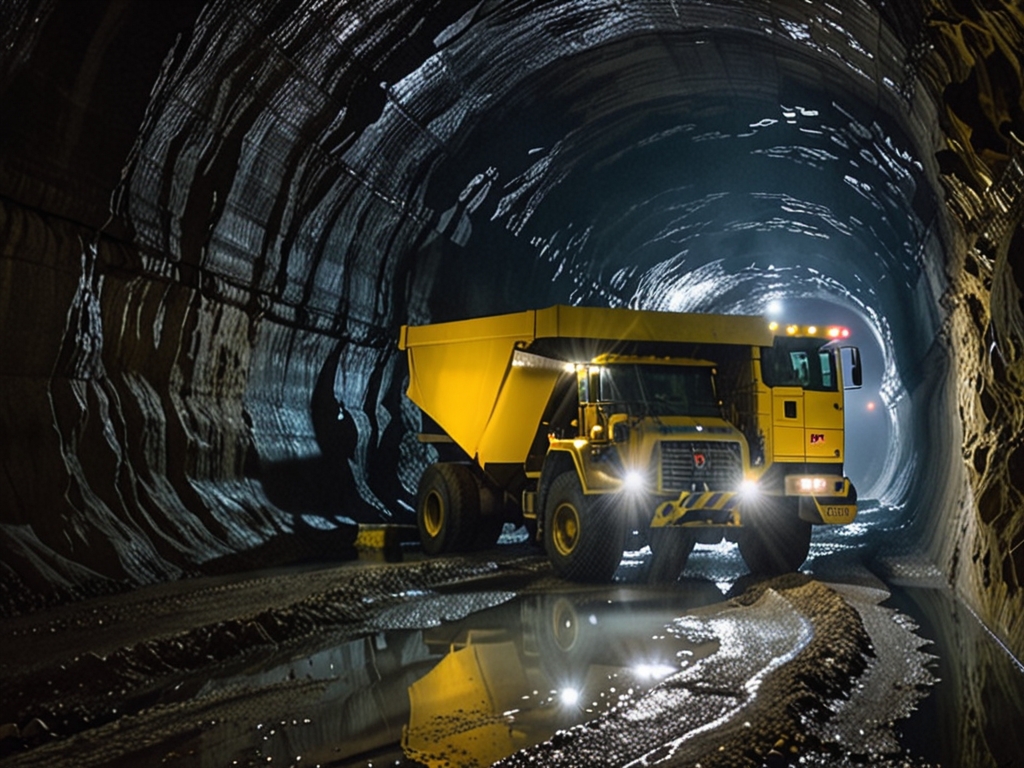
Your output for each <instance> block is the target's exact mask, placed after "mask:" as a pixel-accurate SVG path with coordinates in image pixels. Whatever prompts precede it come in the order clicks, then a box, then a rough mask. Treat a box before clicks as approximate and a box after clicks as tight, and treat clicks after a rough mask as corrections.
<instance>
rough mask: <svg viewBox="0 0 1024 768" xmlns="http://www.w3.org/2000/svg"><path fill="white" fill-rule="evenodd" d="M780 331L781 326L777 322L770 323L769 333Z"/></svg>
mask: <svg viewBox="0 0 1024 768" xmlns="http://www.w3.org/2000/svg"><path fill="white" fill-rule="evenodd" d="M778 329H779V324H778V323H777V322H776V321H775V320H772V321H771V322H770V323H768V330H769V331H777V330H778Z"/></svg>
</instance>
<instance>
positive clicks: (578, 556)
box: [544, 471, 625, 582]
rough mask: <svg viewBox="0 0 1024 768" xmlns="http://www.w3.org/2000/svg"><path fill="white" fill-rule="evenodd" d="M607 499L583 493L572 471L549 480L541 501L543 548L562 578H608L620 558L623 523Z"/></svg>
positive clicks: (594, 580)
mask: <svg viewBox="0 0 1024 768" xmlns="http://www.w3.org/2000/svg"><path fill="white" fill-rule="evenodd" d="M609 501H610V499H609V497H607V496H593V497H588V496H586V495H585V494H584V493H583V489H582V488H580V482H579V479H578V478H577V477H576V472H575V471H569V472H563V473H562V474H560V475H559V476H558V477H556V478H555V479H554V481H553V482H552V483H551V487H550V488H549V489H548V493H547V501H546V502H545V504H544V548H545V549H546V550H547V553H548V559H549V560H550V561H551V564H552V565H553V566H554V568H555V571H556V572H557V573H558V575H559V576H561V577H562V578H565V579H570V580H572V581H588V582H606V581H610V580H611V577H612V574H614V573H615V569H616V568H617V567H618V565H619V561H621V560H622V547H623V540H624V535H625V526H624V525H623V524H622V521H621V520H620V519H618V517H617V516H616V515H615V512H616V510H615V509H613V507H612V505H611V504H610V503H609Z"/></svg>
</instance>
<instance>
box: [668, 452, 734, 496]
mask: <svg viewBox="0 0 1024 768" xmlns="http://www.w3.org/2000/svg"><path fill="white" fill-rule="evenodd" d="M742 481H743V456H742V453H741V452H740V444H739V443H726V442H718V441H714V442H712V441H697V440H663V441H662V443H661V489H662V490H663V491H685V490H692V489H693V485H694V484H696V485H697V489H698V490H705V489H706V490H709V491H728V490H735V489H736V488H737V487H739V484H740V483H741V482H742Z"/></svg>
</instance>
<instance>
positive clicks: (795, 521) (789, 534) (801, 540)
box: [738, 500, 811, 576]
mask: <svg viewBox="0 0 1024 768" xmlns="http://www.w3.org/2000/svg"><path fill="white" fill-rule="evenodd" d="M738 543H739V545H740V554H741V555H742V556H743V560H744V562H745V563H746V564H747V567H748V568H750V571H751V573H754V574H756V575H758V576H778V575H780V574H783V573H792V572H793V571H795V570H797V569H798V568H799V567H800V566H801V565H803V563H804V560H806V559H807V553H808V552H809V551H810V548H811V524H810V523H807V522H804V521H803V520H801V519H800V516H799V514H798V513H797V506H796V504H791V503H788V500H778V501H776V502H774V503H772V504H766V505H764V506H763V507H762V508H760V509H756V510H753V513H752V514H749V515H745V516H744V519H743V529H742V530H741V531H740V533H739V540H738Z"/></svg>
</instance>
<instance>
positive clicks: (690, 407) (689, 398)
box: [599, 364, 721, 416]
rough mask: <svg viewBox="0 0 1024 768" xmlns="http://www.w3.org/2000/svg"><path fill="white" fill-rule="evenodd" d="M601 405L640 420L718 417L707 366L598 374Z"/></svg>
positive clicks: (614, 369)
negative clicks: (617, 407)
mask: <svg viewBox="0 0 1024 768" xmlns="http://www.w3.org/2000/svg"><path fill="white" fill-rule="evenodd" d="M599 398H600V402H606V403H607V402H611V403H615V404H616V405H623V406H625V409H626V411H627V412H628V413H630V414H632V415H641V416H647V415H650V416H720V415H721V409H720V408H719V406H718V399H717V398H716V397H715V387H714V380H713V376H712V369H711V368H710V367H707V366H688V367H685V366H678V365H643V364H636V365H626V364H616V365H609V366H606V367H605V368H603V369H602V370H601V392H600V395H599Z"/></svg>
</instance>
